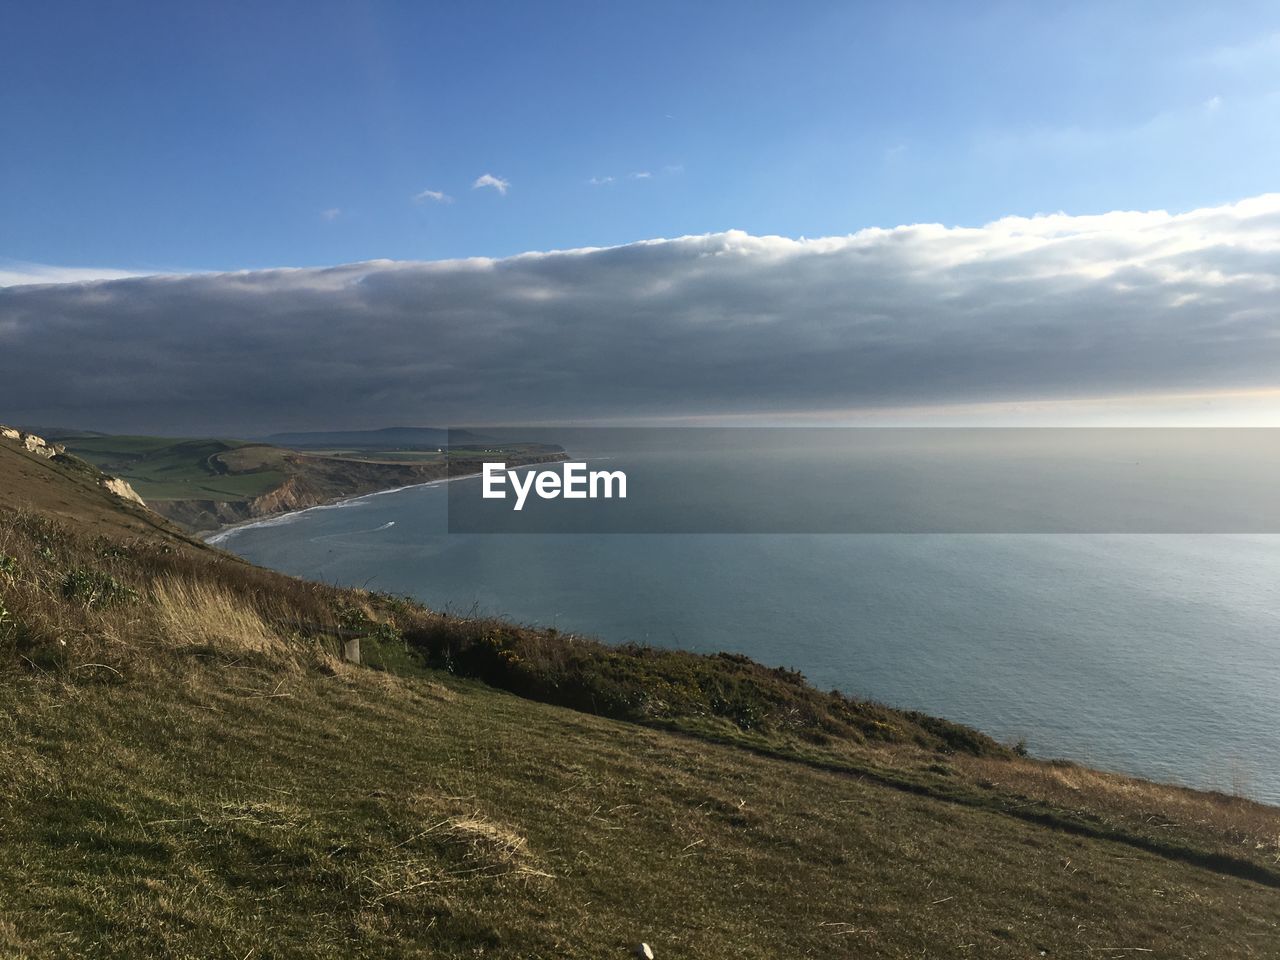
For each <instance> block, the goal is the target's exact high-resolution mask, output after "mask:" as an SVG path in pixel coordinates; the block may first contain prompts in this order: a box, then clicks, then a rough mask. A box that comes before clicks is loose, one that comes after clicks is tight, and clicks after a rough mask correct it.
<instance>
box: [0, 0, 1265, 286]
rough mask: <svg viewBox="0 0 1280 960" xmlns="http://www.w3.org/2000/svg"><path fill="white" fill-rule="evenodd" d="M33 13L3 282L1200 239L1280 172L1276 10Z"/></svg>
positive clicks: (15, 127)
mask: <svg viewBox="0 0 1280 960" xmlns="http://www.w3.org/2000/svg"><path fill="white" fill-rule="evenodd" d="M24 6H25V9H24V8H23V7H20V6H18V5H11V6H10V8H9V9H8V10H7V11H6V15H5V27H4V40H3V41H2V43H3V54H2V55H0V124H2V127H0V128H2V129H3V130H4V131H5V135H4V144H3V149H0V184H3V187H2V188H0V265H2V264H3V261H6V260H7V261H10V262H12V261H23V262H26V263H31V264H49V265H57V266H67V267H70V266H91V267H115V268H120V269H124V270H133V271H143V272H147V271H170V270H208V269H215V270H217V269H239V268H257V267H267V266H277V265H322V264H335V263H343V262H350V261H357V260H367V259H373V258H393V259H437V258H448V257H462V256H474V255H484V256H504V255H508V254H513V253H518V252H520V251H525V250H547V249H554V248H569V247H580V246H594V245H610V244H619V243H625V242H628V241H633V240H638V239H643V238H650V237H660V236H665V237H672V236H679V235H684V234H702V233H707V232H713V231H720V230H725V229H729V228H737V229H741V230H745V231H747V232H748V233H751V234H755V235H763V234H781V235H784V236H790V237H799V236H809V237H815V236H827V235H840V234H847V233H850V232H853V231H855V230H858V229H860V228H862V227H866V226H872V225H880V226H893V225H896V224H902V223H913V222H941V223H944V224H948V225H952V224H965V225H980V224H982V223H985V222H988V221H991V220H994V219H997V218H999V217H1003V216H1006V215H1030V214H1034V213H1036V212H1049V211H1057V210H1065V211H1067V212H1069V213H1072V214H1082V213H1099V212H1104V211H1108V210H1114V209H1140V210H1147V209H1160V208H1163V209H1168V210H1173V211H1185V210H1189V209H1192V208H1195V207H1200V206H1210V205H1215V204H1220V203H1224V202H1228V201H1232V200H1237V199H1239V198H1242V197H1247V196H1251V195H1256V194H1260V193H1264V192H1267V191H1271V190H1274V189H1275V188H1276V171H1277V170H1280V122H1278V121H1280V9H1278V8H1276V7H1275V6H1274V5H1264V4H1259V5H1256V6H1251V5H1247V4H1239V5H1231V6H1230V7H1223V6H1218V5H1208V4H1200V3H1196V4H1190V3H1188V4H1177V3H1170V2H1163V3H1153V4H1139V3H1132V4H1121V3H1105V4H1072V5H1070V9H1065V7H1066V5H1057V4H1038V3H1026V4H986V5H978V4H957V3H936V4H910V3H892V4H891V3H861V4H854V3H806V2H787V3H768V4H761V3H744V2H739V3H710V2H698V3H688V2H685V3H678V4H667V3H646V4H643V5H639V4H621V3H599V2H596V3H553V4H545V5H544V4H529V3H512V4H504V3H488V4H483V5H475V4H410V3H405V4H378V3H371V4H342V5H330V4H322V3H305V4H280V3H273V4H261V5H251V4H155V5H147V4H125V5H104V4H97V3H86V4H74V5H73V4H57V3H50V4H40V5H36V4H29V5H24ZM1059 7H1064V9H1058V8H1059ZM485 174H490V175H492V176H493V177H495V178H500V179H501V180H503V181H505V182H506V183H507V184H509V187H508V188H507V189H506V191H505V193H502V192H500V191H499V190H498V189H497V188H495V187H492V186H491V187H480V188H475V187H473V184H474V183H475V181H476V180H477V178H479V177H481V176H483V175H485ZM637 174H647V176H636V175H637ZM606 178H613V179H612V180H611V181H608V182H596V183H593V182H592V180H593V179H594V180H596V181H605V180H606ZM428 190H430V191H438V192H441V193H443V194H445V195H447V197H448V198H449V200H447V201H439V200H434V199H430V198H429V197H428V198H421V199H417V200H415V199H414V198H415V197H417V196H419V195H420V194H422V192H423V191H428Z"/></svg>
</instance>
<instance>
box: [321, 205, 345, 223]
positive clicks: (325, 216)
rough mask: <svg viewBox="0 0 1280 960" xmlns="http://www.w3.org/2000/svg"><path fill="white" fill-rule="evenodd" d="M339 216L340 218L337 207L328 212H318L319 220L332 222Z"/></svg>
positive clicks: (339, 211) (340, 214)
mask: <svg viewBox="0 0 1280 960" xmlns="http://www.w3.org/2000/svg"><path fill="white" fill-rule="evenodd" d="M340 216H342V210H341V209H339V208H338V207H330V208H329V209H328V210H321V211H320V219H321V220H328V221H330V222H332V221H334V220H337V219H338V218H339V217H340Z"/></svg>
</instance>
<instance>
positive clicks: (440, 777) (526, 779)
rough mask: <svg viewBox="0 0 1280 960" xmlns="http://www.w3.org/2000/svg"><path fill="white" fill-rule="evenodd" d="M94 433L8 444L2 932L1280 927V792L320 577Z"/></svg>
mask: <svg viewBox="0 0 1280 960" xmlns="http://www.w3.org/2000/svg"><path fill="white" fill-rule="evenodd" d="M73 466H74V465H72V466H68V465H67V464H59V463H57V462H51V461H49V460H43V459H40V458H38V457H34V456H32V455H30V454H28V453H26V452H25V451H21V450H17V449H14V448H11V445H7V444H6V443H4V442H3V441H0V492H3V493H4V495H5V496H4V498H3V499H2V500H0V723H3V724H4V735H3V736H0V764H2V768H3V770H4V771H5V774H6V776H5V778H4V779H3V781H0V889H3V890H4V891H5V893H4V903H5V909H4V911H3V912H2V913H0V956H5V957H9V956H12V957H86V956H92V957H151V956H155V957H192V958H194V957H202V958H203V957H234V958H237V960H244V958H246V957H253V958H264V957H317V958H329V957H333V958H338V957H343V958H345V957H388V958H390V957H476V956H486V957H509V958H517V957H518V958H533V957H545V958H552V957H570V958H579V957H580V958H599V957H610V956H617V957H624V956H626V952H625V951H626V950H627V948H628V947H629V946H630V945H632V944H634V943H637V942H639V941H647V942H649V943H650V944H651V945H652V947H653V950H654V952H655V954H656V956H657V957H659V958H661V960H666V958H676V957H683V958H699V960H720V958H724V960H728V958H734V960H740V958H762V960H763V958H777V957H804V956H811V957H845V956H848V957H920V956H929V957H979V956H980V957H1039V956H1049V957H1081V958H1083V957H1089V958H1098V957H1126V958H1133V957H1148V956H1155V957H1203V958H1222V957H1275V956H1277V955H1280V912H1278V911H1277V910H1276V903H1277V899H1278V898H1280V862H1278V860H1280V811H1278V810H1276V809H1274V808H1270V807H1265V806H1261V805H1258V804H1253V803H1249V802H1247V801H1243V800H1239V799H1236V798H1231V797H1225V796H1221V795H1213V794H1204V793H1197V792H1194V791H1189V790H1182V789H1177V788H1171V787H1163V786H1159V785H1155V784H1148V783H1144V782H1141V781H1135V780H1130V779H1127V778H1123V777H1115V776H1110V775H1106V774H1101V773H1097V772H1095V771H1090V770H1087V769H1084V768H1081V767H1078V766H1075V765H1071V764H1063V763H1046V762H1041V761H1037V760H1033V759H1030V758H1023V757H1019V756H1017V755H1015V754H1014V753H1013V752H1012V751H1010V750H1008V749H1006V748H1003V747H1001V746H1000V745H998V744H995V743H993V742H992V741H990V740H989V739H987V738H985V737H983V736H982V735H981V734H979V733H977V732H975V731H971V730H967V729H966V728H963V727H959V726H957V725H955V724H949V723H947V722H945V721H941V720H935V719H931V718H928V717H924V716H920V715H916V714H904V713H900V712H898V711H893V710H889V709H887V708H885V707H882V706H878V705H875V704H869V703H865V702H862V701H853V700H849V699H847V698H843V697H839V696H838V695H832V694H826V693H822V692H820V691H816V690H814V689H813V688H811V687H809V686H807V685H806V684H804V683H803V681H802V679H801V678H799V677H798V676H796V675H795V674H792V673H789V672H787V671H781V670H773V669H768V668H765V667H761V666H759V665H756V664H753V663H751V662H750V661H747V660H745V659H744V658H740V657H697V656H694V655H690V654H683V653H678V652H662V651H648V650H641V649H613V648H607V647H603V646H601V645H598V644H595V643H593V642H590V641H587V640H583V639H581V638H572V637H565V636H562V635H558V634H555V633H553V632H539V631H533V630H525V629H521V628H518V627H515V626H512V625H509V624H502V623H498V622H495V621H472V620H465V619H458V618H453V617H448V616H444V615H441V614H436V613H433V612H431V611H427V610H424V609H423V608H421V607H419V606H417V605H415V604H413V603H410V602H408V601H405V600H401V599H397V598H393V597H386V596H380V595H376V594H369V593H366V592H363V591H349V590H340V589H336V588H332V587H328V586H325V585H320V584H310V583H305V582H303V581H299V580H296V579H293V578H289V577H285V576H282V575H278V574H274V573H272V572H270V571H265V570H261V569H258V568H255V567H252V566H250V565H248V564H245V563H243V562H242V561H238V560H235V559H234V558H231V557H228V556H226V555H225V554H221V553H220V552H218V551H216V550H213V549H210V548H207V547H204V546H203V545H199V544H196V543H193V542H191V541H187V540H185V539H184V538H183V537H182V536H181V535H180V534H176V533H175V532H173V531H172V530H171V528H168V526H167V525H166V524H164V523H163V521H158V520H157V521H155V522H153V523H148V522H147V521H146V520H145V518H144V517H143V516H142V515H141V514H139V513H138V511H139V510H141V508H138V507H137V506H136V505H132V504H128V503H126V502H124V501H122V500H120V499H119V498H111V499H108V498H103V497H99V496H98V494H97V492H96V491H98V490H99V489H100V487H99V486H98V485H97V482H96V481H95V479H94V477H93V474H92V473H90V472H89V471H88V468H82V467H75V469H72V467H73ZM15 504H26V505H27V507H25V508H22V507H17V506H15ZM52 514H57V516H58V518H52V517H51V515H52ZM352 636H359V637H360V639H361V644H362V646H363V659H364V665H363V666H355V665H352V664H350V663H345V662H343V661H342V660H341V659H340V658H339V656H338V652H339V650H340V648H341V644H342V641H343V640H344V639H348V638H350V637H352ZM477 678H481V679H483V680H485V681H487V683H481V682H479V679H477ZM499 688H502V689H499ZM513 692H515V693H520V694H522V695H523V696H515V695H513ZM531 698H538V699H531ZM539 700H543V701H550V702H538V701H539ZM556 704H563V705H562V706H558V705H556ZM567 707H575V708H576V709H568V708H567ZM600 714H605V715H603V716H602V715H600Z"/></svg>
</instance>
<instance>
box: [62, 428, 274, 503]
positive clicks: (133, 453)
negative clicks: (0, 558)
mask: <svg viewBox="0 0 1280 960" xmlns="http://www.w3.org/2000/svg"><path fill="white" fill-rule="evenodd" d="M57 439H58V441H59V442H60V443H64V444H65V445H66V447H67V449H68V450H70V451H71V452H72V453H74V454H75V455H76V456H78V457H81V458H83V459H85V460H88V461H89V462H90V463H92V464H94V465H95V466H97V467H98V468H99V469H101V470H103V471H104V472H106V473H109V474H112V475H113V476H117V477H123V478H124V479H125V480H128V481H129V483H130V485H132V486H133V488H134V489H135V490H137V491H138V493H139V495H140V496H141V497H142V498H143V499H144V500H146V501H147V502H148V503H150V502H151V501H161V500H228V501H230V500H247V499H250V498H252V497H257V496H261V495H262V494H264V493H266V492H268V491H269V490H272V489H274V488H275V487H277V486H279V485H280V483H281V482H283V480H284V479H285V476H286V469H285V451H283V450H280V449H278V448H276V447H270V446H267V445H265V444H252V443H248V442H246V441H242V440H214V439H192V440H175V439H173V438H171V437H127V436H96V437H75V436H69V437H62V436H59V437H57Z"/></svg>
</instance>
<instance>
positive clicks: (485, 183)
mask: <svg viewBox="0 0 1280 960" xmlns="http://www.w3.org/2000/svg"><path fill="white" fill-rule="evenodd" d="M481 187H493V189H495V190H497V191H498V192H499V193H500V194H502V195H503V196H504V197H505V196H506V195H507V190H508V189H510V187H511V181H509V180H503V179H502V178H501V177H495V176H494V175H493V174H492V173H485V174H481V175H480V176H478V177H476V182H475V183H473V184H471V189H472V190H479V189H480V188H481Z"/></svg>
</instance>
